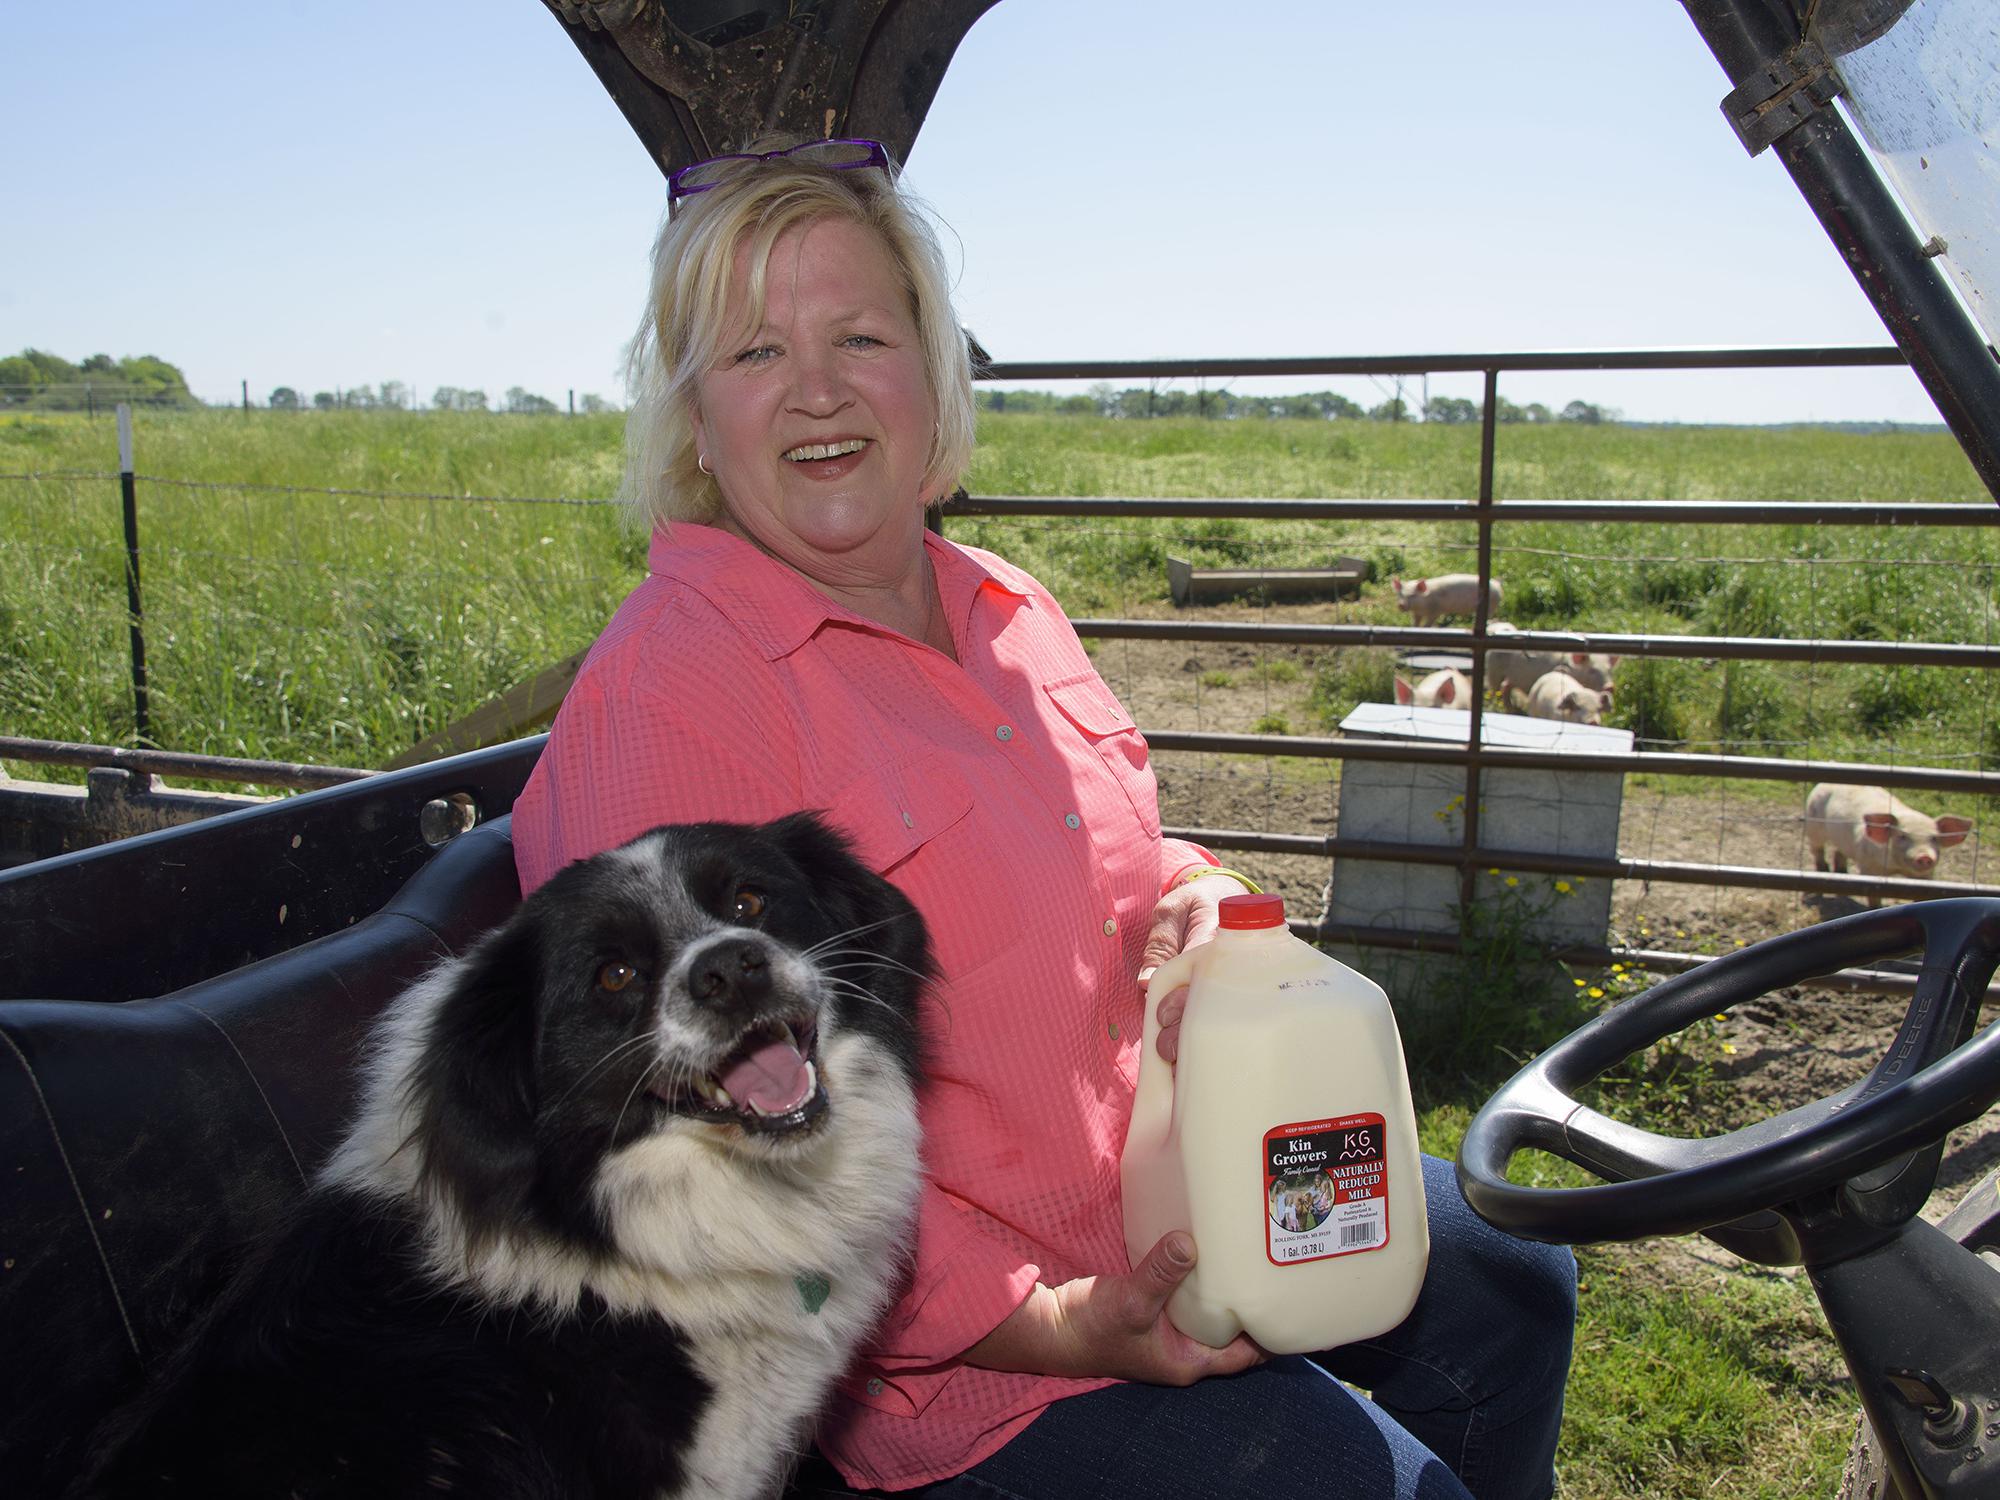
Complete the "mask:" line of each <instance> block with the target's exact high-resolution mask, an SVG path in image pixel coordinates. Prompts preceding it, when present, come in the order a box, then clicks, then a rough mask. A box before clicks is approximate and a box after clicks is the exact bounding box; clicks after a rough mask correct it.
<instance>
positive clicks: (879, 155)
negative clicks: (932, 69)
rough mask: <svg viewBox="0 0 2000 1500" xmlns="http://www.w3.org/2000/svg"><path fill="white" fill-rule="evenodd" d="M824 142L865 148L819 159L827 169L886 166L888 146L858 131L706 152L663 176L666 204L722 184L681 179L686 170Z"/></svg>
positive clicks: (774, 154)
mask: <svg viewBox="0 0 2000 1500" xmlns="http://www.w3.org/2000/svg"><path fill="white" fill-rule="evenodd" d="M827 146H865V147H867V148H868V154H867V155H866V156H864V157H862V159H861V160H859V161H837V162H825V163H822V165H824V166H825V168H826V169H827V170H828V171H829V172H846V171H850V170H852V169H853V168H855V167H880V168H881V169H882V170H883V171H885V172H886V171H888V170H889V148H888V147H887V146H884V145H883V144H882V143H881V142H880V141H874V140H870V139H868V138H867V137H866V136H859V135H836V136H829V137H828V138H827V139H825V140H821V141H800V142H799V143H798V145H796V146H786V147H784V148H783V149H782V150H778V151H726V152H724V153H723V154H722V155H720V156H709V157H704V158H703V159H702V160H700V161H696V162H689V163H688V164H687V165H686V166H684V167H682V168H681V169H680V170H679V171H678V172H675V173H673V174H672V175H671V176H669V177H668V178H667V207H669V208H672V207H673V206H674V205H675V204H676V203H678V202H680V201H681V199H683V198H688V197H692V196H693V195H694V194H696V193H705V192H707V191H708V190H709V189H710V188H717V187H721V186H722V184H721V183H719V182H697V183H693V184H689V183H687V182H686V181H685V179H686V177H687V175H688V173H690V172H697V171H700V170H701V169H702V168H703V167H712V166H714V165H715V164H716V163H717V162H723V161H745V162H759V161H776V160H778V158H780V157H783V156H790V155H792V154H793V153H794V152H797V151H819V150H822V149H824V148H825V147H827Z"/></svg>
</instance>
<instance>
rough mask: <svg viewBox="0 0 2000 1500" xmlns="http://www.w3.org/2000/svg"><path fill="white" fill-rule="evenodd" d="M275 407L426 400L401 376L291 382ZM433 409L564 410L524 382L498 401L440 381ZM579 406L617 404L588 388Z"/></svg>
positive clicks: (358, 406)
mask: <svg viewBox="0 0 2000 1500" xmlns="http://www.w3.org/2000/svg"><path fill="white" fill-rule="evenodd" d="M265 404H266V405H267V406H269V407H270V408H271V409H272V410H273V411H304V410H306V409H307V408H311V409H312V410H314V411H420V410H422V409H423V402H422V401H421V400H419V399H418V397H417V395H416V393H415V392H413V391H412V390H411V389H410V388H409V387H408V386H406V385H404V384H403V382H402V381H400V380H385V381H383V382H382V383H381V384H380V385H357V386H352V387H349V388H346V389H339V390H331V391H314V392H313V393H312V396H311V397H310V398H308V397H306V396H304V395H302V394H300V393H299V392H298V391H297V390H295V389H293V388H292V387H291V386H288V385H281V386H279V387H278V388H277V389H276V390H274V391H272V392H271V396H270V399H269V400H268V401H267V402H266V403H265ZM430 409H431V410H432V411H497V412H506V413H509V414H521V415H525V416H538V415H539V416H547V415H553V414H555V413H557V412H560V411H561V410H562V408H561V407H559V406H557V405H556V403H555V402H553V401H551V400H549V398H548V397H546V396H538V395H536V394H535V393H534V392H533V391H530V390H527V389H525V388H524V387H522V386H518V385H512V386H509V387H508V388H507V390H506V392H505V394H503V395H502V396H501V397H500V399H499V401H498V402H497V403H496V402H493V401H490V400H489V399H488V398H487V395H486V392H485V391H483V390H478V389H471V388H467V387H464V386H456V385H441V386H439V387H438V388H437V389H436V390H435V391H433V392H431V399H430ZM576 409H577V410H578V411H580V412H583V413H584V414H586V415H588V416H595V415H596V414H597V413H599V412H607V411H617V410H619V407H618V404H617V403H616V402H613V401H607V400H605V399H604V397H602V396H600V395H598V394H597V393H596V392H595V391H585V392H584V393H583V394H582V395H581V396H579V397H577V400H576Z"/></svg>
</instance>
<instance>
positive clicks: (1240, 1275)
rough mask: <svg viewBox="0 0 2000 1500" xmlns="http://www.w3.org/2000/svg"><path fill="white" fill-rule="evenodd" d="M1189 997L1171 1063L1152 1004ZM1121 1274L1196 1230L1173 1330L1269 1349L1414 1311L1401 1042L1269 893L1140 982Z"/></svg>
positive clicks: (1357, 982) (1363, 991) (1414, 1172)
mask: <svg viewBox="0 0 2000 1500" xmlns="http://www.w3.org/2000/svg"><path fill="white" fill-rule="evenodd" d="M1183 984H1185V985H1188V986H1189V991H1188V1002H1187V1011H1186V1013H1185V1015H1184V1017H1183V1019H1182V1021H1181V1033H1180V1050H1179V1061H1178V1062H1175V1063H1169V1062H1167V1061H1166V1060H1165V1059H1164V1058H1162V1057H1161V1056H1160V1055H1159V1052H1158V1051H1157V1043H1158V1040H1159V1035H1160V1016H1159V1011H1160V1001H1161V1000H1162V999H1163V998H1165V997H1166V996H1167V995H1168V994H1169V993H1170V992H1172V991H1173V990H1175V989H1177V988H1178V987H1179V986H1181V985H1183ZM1121 1172H1122V1177H1123V1187H1124V1194H1125V1244H1126V1248H1127V1250H1128V1251H1129V1253H1130V1255H1131V1258H1132V1263H1133V1264H1134V1265H1137V1264H1138V1262H1139V1260H1140V1259H1141V1258H1142V1257H1143V1256H1144V1255H1145V1254H1146V1252H1147V1251H1148V1250H1150V1249H1152V1247H1153V1245H1154V1244H1155V1243H1156V1242H1157V1241H1158V1240H1159V1238H1160V1236H1161V1235H1163V1234H1165V1233H1167V1232H1168V1231H1169V1230H1173V1229H1184V1230H1187V1231H1189V1232H1190V1233H1192V1234H1193V1236H1194V1242H1195V1250H1196V1260H1195V1268H1194V1270H1193V1272H1192V1273H1190V1274H1189V1276H1188V1278H1187V1279H1186V1280H1185V1281H1183V1282H1182V1283H1181V1285H1180V1286H1179V1287H1178V1288H1177V1289H1176V1290H1175V1292H1174V1295H1173V1297H1172V1299H1171V1300H1170V1301H1169V1302H1168V1304H1167V1317H1168V1319H1169V1320H1170V1321H1171V1322H1172V1323H1173V1325H1174V1326H1175V1327H1176V1328H1178V1329H1180V1330H1181V1332H1183V1333H1185V1334H1188V1335H1190V1336H1191V1337H1193V1338H1197V1339H1200V1340H1201V1341H1202V1342H1203V1343H1205V1344H1218V1345H1219V1344H1226V1343H1228V1342H1229V1341H1230V1340H1231V1339H1232V1338H1234V1337H1235V1336H1236V1334H1237V1333H1238V1332H1239V1331H1240V1330H1244V1329H1247V1330H1249V1333H1250V1336H1251V1337H1252V1338H1253V1339H1255V1340H1256V1341H1257V1342H1258V1343H1259V1344H1261V1345H1262V1346H1263V1347H1264V1348H1266V1349H1268V1350H1270V1351H1271V1352H1272V1353H1274V1354H1304V1353H1310V1352H1312V1351H1315V1350H1320V1349H1331V1348H1334V1347H1336V1346H1338V1345H1341V1344H1347V1343H1352V1342H1353V1341H1354V1340H1356V1339H1365V1338H1373V1337H1374V1336H1375V1335H1377V1334H1380V1333H1386V1332H1387V1331H1388V1330H1389V1329H1391V1328H1394V1327H1395V1326H1396V1325H1397V1324H1398V1323H1400V1322H1402V1321H1403V1319H1404V1318H1405V1317H1406V1316H1407V1315H1408V1314H1409V1311H1410V1308H1411V1307H1412V1306H1413V1305H1414V1304H1415V1302H1416V1300H1417V1292H1418V1291H1419V1290H1420V1289H1421V1287H1422V1286H1423V1280H1424V1267H1425V1266H1426V1264H1428V1262H1429V1259H1430V1228H1429V1225H1428V1223H1427V1222H1426V1220H1425V1217H1424V1182H1423V1174H1422V1169H1421V1167H1420V1166H1419V1164H1418V1154H1417V1120H1416V1111H1415V1110H1414V1109H1413V1108H1412V1106H1411V1104H1410V1080H1409V1074H1408V1072H1407V1070H1406V1069H1405V1067H1404V1065H1403V1046H1402V1039H1401V1037H1400V1036H1399V1035H1398V1034H1397V1031H1396V1020H1395V1017H1394V1015H1393V1014H1392V1013H1391V1012H1390V1009H1389V1001H1388V997H1387V996H1386V995H1384V994H1383V993H1382V989H1381V987H1380V986H1379V985H1377V984H1376V983H1375V982H1374V981H1373V980H1371V979H1368V978H1366V977H1364V976H1363V975H1360V974H1357V973H1356V972H1355V971H1354V970H1352V969H1350V968H1348V967H1347V966H1346V965H1345V964H1342V963H1339V962H1337V961H1336V960H1334V959H1332V958H1329V957H1327V956H1326V955H1325V954H1324V953H1321V952H1320V951H1319V950H1318V949H1317V948H1314V947H1313V946H1312V945H1311V944H1309V943H1304V942H1301V941H1300V940H1299V939H1297V938H1295V937H1293V936H1292V935H1291V933H1290V932H1289V931H1288V930H1287V928H1286V926H1285V903H1284V901H1283V900H1282V899H1281V898H1279V897H1277V896H1228V897H1225V898H1224V899H1223V901H1222V906H1221V930H1220V931H1219V932H1218V933H1217V934H1216V936H1215V938H1214V940H1213V941H1212V942H1207V943H1201V944H1198V945H1197V946H1195V947H1193V948H1190V949H1188V950H1186V951H1185V952H1183V953H1182V954H1181V955H1180V956H1179V957H1177V958H1175V959H1173V960H1172V961H1170V962H1168V963H1165V964H1162V965H1161V966H1160V967H1159V969H1158V970H1157V971H1156V972H1155V973H1154V975H1153V978H1152V982H1151V983H1150V984H1148V985H1147V987H1146V1034H1145V1041H1144V1043H1143V1045H1142V1048H1141V1052H1140V1059H1139V1090H1138V1095H1137V1097H1136V1098H1135V1100H1134V1101H1133V1107H1132V1123H1131V1126H1130V1128H1129V1129H1128V1130H1127V1132H1126V1136H1125V1155H1124V1158H1123V1160H1122V1164H1121Z"/></svg>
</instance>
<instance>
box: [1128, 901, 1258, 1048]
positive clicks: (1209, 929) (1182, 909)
mask: <svg viewBox="0 0 2000 1500" xmlns="http://www.w3.org/2000/svg"><path fill="white" fill-rule="evenodd" d="M1248 894H1249V891H1248V890H1247V889H1245V887H1244V885H1243V882H1242V881H1240V880H1237V879H1235V878H1233V877H1232V876H1228V875H1204V876H1202V877H1201V878H1200V879H1198V880H1185V881H1182V882H1181V883H1180V884H1179V885H1177V886H1175V887H1174V888H1173V889H1172V890H1170V891H1168V892H1167V893H1166V895H1164V896H1162V897H1161V898H1160V904H1159V905H1158V906H1155V907H1154V908H1153V930H1152V931H1151V932H1149V933H1147V934H1146V948H1145V952H1144V954H1143V956H1142V957H1141V958H1140V961H1139V983H1141V984H1144V983H1145V982H1146V981H1147V980H1149V979H1151V978H1152V977H1153V970H1155V969H1157V968H1158V967H1159V966H1160V965H1161V964H1163V963H1165V962H1166V961H1167V960H1168V959H1170V958H1173V957H1176V956H1177V955H1178V954H1180V953H1181V951H1182V950H1183V949H1187V948H1192V947H1194V945H1195V944H1197V943H1205V942H1207V941H1208V940H1209V939H1210V938H1212V937H1214V936H1215V931H1216V928H1217V927H1218V926H1219V925H1221V917H1220V915H1219V913H1218V912H1217V910H1216V909H1217V908H1218V907H1219V906H1221V905H1222V898H1223V897H1224V896H1247V895H1248ZM1186 1009H1187V986H1186V985H1182V986H1181V987H1180V988H1179V989H1177V990H1174V991H1173V992H1172V993H1170V994H1168V995H1167V996H1166V997H1165V998H1163V999H1162V1000H1161V1001H1160V1044H1159V1053H1160V1056H1161V1057H1163V1058H1165V1059H1166V1060H1167V1061H1168V1062H1172V1061H1173V1060H1174V1059H1175V1058H1176V1057H1177V1056H1178V1055H1179V1054H1180V1046H1181V1013H1182V1012H1183V1011H1185V1010H1186Z"/></svg>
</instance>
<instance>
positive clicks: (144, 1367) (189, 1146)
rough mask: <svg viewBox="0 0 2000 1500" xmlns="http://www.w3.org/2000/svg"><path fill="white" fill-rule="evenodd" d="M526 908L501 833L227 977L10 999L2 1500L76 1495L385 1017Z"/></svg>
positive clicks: (338, 1121)
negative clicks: (127, 996)
mask: <svg viewBox="0 0 2000 1500" xmlns="http://www.w3.org/2000/svg"><path fill="white" fill-rule="evenodd" d="M519 900H520V894H519V886H518V884H517V881H516V877H515V873H514V855H513V841H512V838H511V835H510V830H509V826H508V820H507V819H505V818H500V819H496V820H494V821H493V822H491V823H486V824H482V825H480V826H479V827H477V828H474V829H473V830H472V831H470V832H468V833H465V834H463V835H461V836H459V837H458V838H456V839H454V840H453V841H452V842H451V843H449V844H447V845H445V846H444V848H443V849H441V850H440V851H439V852H438V853H437V854H436V855H435V856H434V857H433V858H432V859H431V860H430V861H429V863H427V864H426V865H424V866H423V868H422V869H420V870H419V871H418V872H417V873H416V874H415V875H414V876H412V877H411V878H410V880H409V881H408V882H407V883H406V884H405V885H404V887H403V888H402V890H401V891H400V892H399V893H398V894H397V895H396V897H395V898H394V899H393V900H391V901H390V902H389V903H388V905H386V906H385V907H383V909H382V910H380V911H378V912H376V913H375V914H373V915H372V916H369V917H366V918H364V919H362V920H361V921H359V922H357V923H355V925H354V926H352V927H349V928H347V929H346V930H344V931H341V932H337V933H333V934H330V935H328V936H326V937H322V938H319V939H317V940H315V941H313V942H310V943H307V944H305V945H303V946H301V947H298V948H294V949H291V950H290V951H288V952H285V953H280V954H277V955H276V956H274V957H271V958H267V959H263V960H261V961H259V962H256V963H253V964H248V965H246V966H244V967H243V968H240V969H237V970H234V971H233V972H231V973H227V974H223V975H220V976H217V977H215V978H213V979H209V980H205V981H203V982H202V983H200V984H196V985H193V986H191V987H190V988H187V989H183V990H179V991H176V992H174V993H173V994H168V995H161V996H158V997H156V998H152V999H144V1000H131V1001H126V1002H124V1003H119V1004H110V1003H105V1002H102V1001H90V1000H7V1001H0V1181H3V1182H4V1187H0V1330H5V1334H4V1339H5V1345H6V1350H7V1352H6V1357H5V1358H0V1475H4V1476H5V1480H4V1485H0V1487H4V1488H5V1490H6V1492H7V1493H8V1494H10V1495H22V1496H40V1495H55V1494H59V1493H60V1492H61V1489H62V1487H63V1484H64V1483H65V1482H66V1480H67V1479H68V1477H69V1476H70V1475H71V1474H72V1473H73V1472H74V1471H75V1469H76V1468H77V1467H78V1465H79V1464H80V1463H81V1461H82V1457H83V1445H84V1443H85V1441H86V1440H87V1438H88V1437H89V1435H90V1433H91V1431H92V1429H93V1428H94V1427H95V1426H96V1425H97V1422H98V1421H99V1420H100V1419H101V1418H102V1417H103V1416H104V1415H105V1414H106V1413H107V1412H108V1411H109V1410H110V1409H111V1408H112V1407H113V1406H115V1405H116V1404H117V1403H119V1402H120V1401H122V1400H124V1399H125V1398H126V1397H128V1396H129V1395H131V1394H132V1393H133V1392H134V1391H136V1390H137V1388H138V1386H139V1384H140V1383H141V1381H142V1379H143V1378H144V1376H145V1373H146V1372H147V1371H148V1370H149V1369H150V1368H152V1367H153V1365H154V1364H155V1363H156V1362H157V1361H158V1360H159V1359H160V1358H161V1357H162V1356H163V1355H164V1354H165V1353H166V1352H167V1351H169V1350H170V1349H172V1348H173V1347H174V1345H175V1344H176V1343H177V1342H179V1340H180V1339H181V1337H182V1336H183V1335H184V1334H185V1332H186V1331H187V1327H188V1324H189V1321H190V1319H191V1317H192V1315H193V1313H194V1312H196V1311H198V1310H199V1309H200V1308H202V1307H204V1306H205V1305H206V1304H207V1303H208V1302H209V1300H210V1299H211V1298H212V1297H213V1295H214V1293H215V1292H216V1291H217V1290H219V1288H220V1287H221V1285H222V1283H223V1282H224V1280H225V1279H226V1278H227V1276H228V1274H229V1272H230V1270H231V1269H232V1267H233V1265H234V1263H235V1261H236V1259H237V1257H238V1255H239V1254H240V1251H241V1249H242V1247H244V1246H245V1245H246V1244H247V1243H248V1242H249V1241H250V1240H252V1239H254V1238H255V1237H256V1236H257V1234H259V1233H260V1232H261V1231H262V1230H264V1229H265V1228H267V1227H268V1226H269V1225H270V1224H271V1223H272V1222H273V1221H274V1220H275V1218H276V1217H277V1215H278V1214H279V1213H281V1212H282V1211H283V1209H284V1207H285V1206H286V1205H287V1204H289V1203H290V1202H292V1201H294V1200H295V1199H296V1198H297V1197H298V1196H299V1194H300V1193H301V1192H302V1190H303V1189H304V1187H305V1184H306V1183H307V1181H308V1180H309V1178H310V1177H311V1175H312V1174H313V1172H314V1171H315V1170H317V1168H318V1167H319V1166H320V1164H321V1163H322V1162H323V1161H324V1160H325V1159H326V1157H327V1155H328V1153H329V1152H330V1151H331V1150H332V1149H333V1147H334V1145H335V1144H336V1143H337V1141H338V1138H339V1134H340V1130H341V1128H342V1124H343V1121H344V1117H345V1115H346V1112H347V1110H348V1107H349V1100H350V1098H351V1096H352V1092H353V1084H354V1065H355V1061H356V1057H357V1053H358V1050H359V1047H360V1043H361V1041H362V1039H363V1038H364V1037H365V1036H366V1034H367V1031H368V1028H369V1026H370V1024H371V1023H372V1022H373V1020H374V1018H375V1016H376V1015H377V1014H378V1013H379V1012H380V1011H381V1009H382V1008H383V1007H384V1006H385V1005H386V1004H388V1002H389V1001H390V1000H391V999H393V998H394V997H395V996H396V995H397V994H399V993H400V992H401V991H402V990H403V989H405V988H406V987H407V986H408V985H410V984H411V983H412V982H413V981H415V980H416V979H417V978H419V977H420V976H421V975H422V974H423V973H424V972H425V971H427V970H428V969H429V968H431V967H432V966H433V965H434V964H436V963H437V962H438V961H439V960H440V959H443V958H446V957H449V956H452V955H454V954H457V953H460V952H462V951H463V950H464V949H465V947H466V945H467V944H468V943H469V942H470V941H471V940H472V939H473V938H475V937H477V936H478V935H479V934H480V933H481V932H484V931H485V930H487V929H488V928H490V927H492V926H495V925H497V924H498V923H499V922H501V921H503V920H505V918H506V917H507V915H508V914H509V913H510V912H511V911H512V910H513V909H514V907H515V906H516V905H517V904H518V903H519ZM83 961H85V962H87V959H86V960H83Z"/></svg>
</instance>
